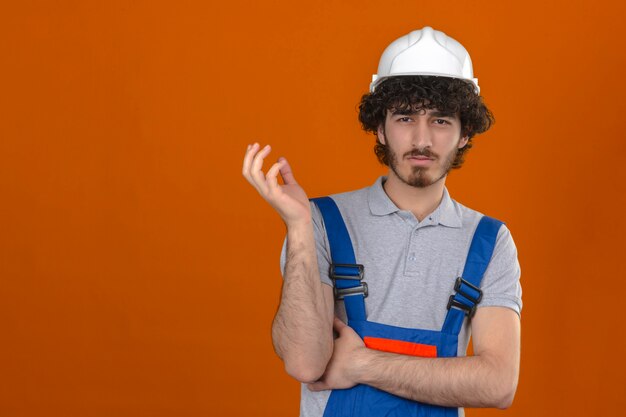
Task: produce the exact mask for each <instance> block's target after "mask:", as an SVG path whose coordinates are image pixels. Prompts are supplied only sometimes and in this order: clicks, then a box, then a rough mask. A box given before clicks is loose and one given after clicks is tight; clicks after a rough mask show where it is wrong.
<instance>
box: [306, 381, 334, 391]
mask: <svg viewBox="0 0 626 417" xmlns="http://www.w3.org/2000/svg"><path fill="white" fill-rule="evenodd" d="M306 387H307V388H308V389H309V391H314V392H315V391H324V390H327V389H330V387H329V386H328V385H327V384H326V382H324V381H323V380H319V381H316V382H312V383H310V384H307V386H306Z"/></svg>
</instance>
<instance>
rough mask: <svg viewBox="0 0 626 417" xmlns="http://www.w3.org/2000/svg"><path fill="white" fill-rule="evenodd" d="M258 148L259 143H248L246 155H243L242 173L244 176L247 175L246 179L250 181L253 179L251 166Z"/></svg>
mask: <svg viewBox="0 0 626 417" xmlns="http://www.w3.org/2000/svg"><path fill="white" fill-rule="evenodd" d="M258 149H259V144H258V143H253V144H252V145H248V149H247V150H246V155H245V156H244V157H243V169H242V173H243V176H244V177H246V179H247V180H248V181H249V182H252V179H251V178H250V166H251V165H252V159H253V158H254V155H256V153H257V151H258Z"/></svg>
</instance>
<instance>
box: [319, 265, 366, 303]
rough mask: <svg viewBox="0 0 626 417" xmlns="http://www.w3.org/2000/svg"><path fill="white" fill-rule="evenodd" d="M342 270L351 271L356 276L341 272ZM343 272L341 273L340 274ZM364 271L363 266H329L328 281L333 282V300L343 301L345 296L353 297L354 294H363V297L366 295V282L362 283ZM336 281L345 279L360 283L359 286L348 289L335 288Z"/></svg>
mask: <svg viewBox="0 0 626 417" xmlns="http://www.w3.org/2000/svg"><path fill="white" fill-rule="evenodd" d="M342 268H349V269H352V270H353V271H354V272H355V273H356V274H355V275H352V274H350V275H348V274H346V271H345V270H344V271H341V269H342ZM341 272H343V273H341ZM363 274H364V269H363V265H360V264H331V265H330V273H329V275H330V279H332V280H333V283H334V284H335V286H334V288H333V292H334V294H335V299H337V300H343V299H344V297H345V296H347V295H355V294H363V296H364V297H367V295H368V288H367V282H364V281H363ZM338 279H346V280H355V281H361V283H360V285H358V286H355V287H349V288H337V282H336V281H337V280H338Z"/></svg>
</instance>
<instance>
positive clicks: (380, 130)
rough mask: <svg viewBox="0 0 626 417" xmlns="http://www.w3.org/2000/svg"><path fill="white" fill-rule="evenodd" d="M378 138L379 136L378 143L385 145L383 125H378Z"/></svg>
mask: <svg viewBox="0 0 626 417" xmlns="http://www.w3.org/2000/svg"><path fill="white" fill-rule="evenodd" d="M376 136H378V141H379V142H380V143H382V144H383V145H385V129H384V126H383V125H382V124H380V125H378V131H377V132H376Z"/></svg>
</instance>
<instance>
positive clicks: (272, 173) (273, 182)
mask: <svg viewBox="0 0 626 417" xmlns="http://www.w3.org/2000/svg"><path fill="white" fill-rule="evenodd" d="M283 165H284V160H282V161H278V162H276V163H275V164H274V165H272V167H271V168H270V169H269V171H267V174H265V179H266V180H267V185H268V187H269V189H270V191H275V190H276V189H278V187H279V185H278V172H279V171H280V169H281V168H282V166H283Z"/></svg>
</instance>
